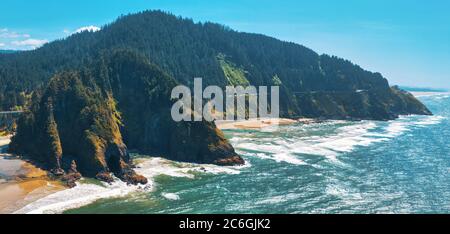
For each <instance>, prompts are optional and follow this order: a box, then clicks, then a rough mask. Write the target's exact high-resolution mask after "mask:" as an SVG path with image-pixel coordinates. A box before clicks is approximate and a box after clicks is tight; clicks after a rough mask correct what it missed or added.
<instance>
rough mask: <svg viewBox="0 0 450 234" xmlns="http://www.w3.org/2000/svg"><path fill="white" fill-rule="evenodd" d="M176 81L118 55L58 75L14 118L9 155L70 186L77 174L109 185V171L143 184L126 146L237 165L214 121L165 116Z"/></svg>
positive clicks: (145, 63)
mask: <svg viewBox="0 0 450 234" xmlns="http://www.w3.org/2000/svg"><path fill="white" fill-rule="evenodd" d="M176 84H177V83H176V82H175V81H174V80H173V79H172V78H171V77H169V76H168V75H167V74H165V73H164V72H162V71H161V70H160V69H159V68H157V67H156V66H154V65H152V64H150V63H149V62H148V61H147V60H146V59H145V58H143V57H141V56H138V55H137V54H135V53H133V52H129V51H122V50H120V51H115V52H112V53H111V54H110V55H108V56H105V57H102V58H101V59H99V62H98V63H97V64H95V65H93V68H86V69H85V70H82V71H72V72H62V73H59V74H58V75H56V76H55V77H54V78H53V79H52V80H51V81H50V83H49V85H48V87H47V88H46V90H45V91H44V92H43V94H42V95H41V96H40V97H35V98H34V99H35V101H34V102H32V104H31V106H30V107H29V111H27V112H26V113H25V114H24V115H23V116H22V117H21V118H20V119H19V121H18V128H17V134H16V135H15V136H14V137H13V138H12V141H11V144H10V147H9V151H10V152H11V153H14V154H18V155H23V156H24V157H26V158H29V159H30V160H31V161H33V162H35V163H38V164H40V165H43V167H44V168H45V169H48V170H52V172H54V174H56V175H58V176H62V180H63V181H66V182H67V184H68V185H69V186H74V185H75V181H76V180H78V179H79V178H80V177H81V175H83V176H87V177H95V178H97V179H99V180H102V181H105V182H108V183H111V182H113V180H114V179H113V176H112V174H113V175H114V176H116V177H117V178H119V179H121V180H123V181H125V182H127V183H129V184H146V183H147V182H148V181H147V179H146V178H145V177H143V176H141V175H138V174H137V173H136V172H135V171H134V170H133V169H132V168H133V166H132V160H131V158H130V155H129V151H128V147H130V148H131V149H134V150H137V151H138V152H140V153H143V154H148V155H163V156H164V157H166V158H169V159H173V160H178V161H186V162H196V163H216V164H220V165H236V164H243V163H244V161H243V160H242V159H241V158H240V157H239V156H238V155H237V154H236V153H235V151H234V149H233V147H232V146H231V145H230V144H229V143H228V141H227V140H226V139H225V137H224V136H223V134H222V132H221V131H220V130H218V129H217V128H216V126H215V125H214V124H213V123H209V122H175V121H174V120H173V119H172V118H171V116H170V107H171V105H172V103H173V101H174V100H171V99H170V91H171V89H172V87H174V86H175V85H176ZM36 95H37V94H36ZM69 162H70V163H69Z"/></svg>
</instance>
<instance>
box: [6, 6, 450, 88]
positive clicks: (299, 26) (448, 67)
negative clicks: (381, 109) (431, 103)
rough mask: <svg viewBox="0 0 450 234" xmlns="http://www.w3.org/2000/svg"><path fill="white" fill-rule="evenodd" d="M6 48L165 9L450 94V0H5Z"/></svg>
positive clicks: (31, 44)
mask: <svg viewBox="0 0 450 234" xmlns="http://www.w3.org/2000/svg"><path fill="white" fill-rule="evenodd" d="M1 9H2V10H1V14H0V49H21V50H26V49H33V48H36V47H39V46H40V45H41V44H42V43H45V42H47V41H52V40H55V39H59V38H64V37H66V36H67V35H70V34H71V33H73V32H75V31H76V30H78V29H80V28H82V27H86V26H96V27H101V26H102V25H103V24H106V23H109V22H111V21H113V20H115V19H116V18H117V17H118V16H119V15H121V14H127V13H132V12H137V11H141V10H145V9H162V10H166V11H170V12H172V13H174V14H176V15H182V16H184V17H189V18H193V19H194V20H196V21H212V22H218V23H222V24H225V25H228V26H230V27H231V28H233V29H236V30H239V31H246V32H257V33H263V34H266V35H270V36H273V37H276V38H279V39H282V40H287V41H293V42H297V43H299V44H302V45H305V46H307V47H309V48H311V49H313V50H315V51H317V52H318V53H327V54H332V55H337V56H339V57H343V58H346V59H349V60H351V61H353V62H354V63H357V64H359V65H361V66H362V67H363V68H365V69H368V70H372V71H378V72H381V73H382V74H383V75H384V76H385V77H386V78H388V79H389V80H390V82H391V84H400V85H408V86H421V87H444V88H450V13H449V12H450V1H447V0H430V1H423V0H339V1H338V0H318V1H298V0H297V1H294V0H292V1H291V0H283V1H271V0H221V1H219V0H130V1H125V0H90V1H88V0H77V1H72V0H70V1H69V0H40V1H31V0H2V2H1Z"/></svg>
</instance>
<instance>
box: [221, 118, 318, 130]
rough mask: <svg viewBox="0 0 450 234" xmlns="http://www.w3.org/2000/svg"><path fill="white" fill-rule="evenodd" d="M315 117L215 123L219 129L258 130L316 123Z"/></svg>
mask: <svg viewBox="0 0 450 234" xmlns="http://www.w3.org/2000/svg"><path fill="white" fill-rule="evenodd" d="M317 122H318V120H317V119H311V118H299V119H288V118H256V119H249V120H238V121H234V120H216V121H215V124H216V126H217V128H219V129H220V130H234V129H245V130H252V129H253V130H259V129H262V128H267V127H271V126H284V125H291V124H296V123H301V124H311V123H317Z"/></svg>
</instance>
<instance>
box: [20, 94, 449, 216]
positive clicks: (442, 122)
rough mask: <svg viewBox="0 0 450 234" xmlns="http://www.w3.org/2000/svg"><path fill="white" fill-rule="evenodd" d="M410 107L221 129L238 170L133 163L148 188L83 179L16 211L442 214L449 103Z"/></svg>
mask: <svg viewBox="0 0 450 234" xmlns="http://www.w3.org/2000/svg"><path fill="white" fill-rule="evenodd" d="M420 99H421V101H423V102H424V103H425V104H426V105H427V106H428V107H429V108H430V109H431V110H432V111H433V113H434V114H435V115H434V116H403V117H401V118H400V119H398V120H395V121H389V122H378V121H361V122H347V121H328V122H324V123H316V124H310V125H301V124H294V125H287V126H280V127H279V128H271V127H268V128H264V129H261V130H242V129H233V130H226V131H225V134H226V136H227V137H228V138H229V139H230V141H231V143H232V144H233V146H234V147H235V148H236V150H237V152H238V153H239V154H240V155H242V156H243V157H244V158H245V160H246V161H247V165H246V166H244V167H224V168H222V167H217V166H212V165H195V164H186V163H176V162H171V161H168V160H164V159H159V158H151V159H149V158H148V157H144V156H139V155H137V156H135V157H136V158H137V162H138V165H139V168H138V169H137V170H138V172H139V173H142V174H143V175H145V176H146V177H147V178H150V179H151V180H150V181H151V183H150V184H149V185H148V186H144V187H134V186H126V185H122V184H113V185H101V184H100V185H95V184H93V183H90V182H89V181H88V182H86V183H84V184H81V185H80V186H77V187H76V188H75V190H65V191H63V192H66V191H70V192H66V193H67V194H68V193H71V194H73V195H74V196H76V199H75V198H74V199H72V200H71V199H70V197H69V198H68V197H67V194H66V197H65V199H62V198H64V196H65V194H64V193H62V192H58V193H55V194H52V195H50V196H49V197H46V198H44V199H41V200H40V201H37V202H34V203H31V204H29V205H28V206H26V207H25V208H24V209H22V210H21V211H19V213H28V212H31V213H59V212H63V211H64V212H65V213H450V178H449V176H448V175H449V173H450V141H449V139H450V121H449V119H450V108H449V107H450V98H449V96H448V95H444V94H439V95H427V96H423V97H420ZM89 189H91V190H89ZM86 191H90V192H86ZM83 194H84V195H85V196H83ZM59 198H61V199H62V200H64V202H63V203H59V206H57V205H56V206H55V205H54V203H55V202H54V201H58V199H59ZM61 199H60V200H61ZM52 201H53V203H52ZM50 204H53V206H51V205H50Z"/></svg>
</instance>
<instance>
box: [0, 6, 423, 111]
mask: <svg viewBox="0 0 450 234" xmlns="http://www.w3.org/2000/svg"><path fill="white" fill-rule="evenodd" d="M117 48H127V49H132V50H136V51H139V52H140V53H142V54H143V55H144V56H145V57H147V58H148V59H149V60H150V61H151V62H152V63H154V64H156V65H158V66H159V67H160V68H161V69H162V70H164V71H165V72H166V73H168V74H169V75H170V76H172V77H174V78H175V79H176V80H177V81H178V82H180V83H181V84H185V85H192V82H193V79H194V77H202V78H203V81H204V85H211V84H214V85H219V86H225V85H228V84H234V83H233V82H238V83H242V84H251V85H255V86H258V85H280V86H281V87H280V88H281V89H280V90H281V94H280V100H281V103H280V105H281V114H282V115H283V116H286V117H298V116H308V117H318V116H322V117H327V118H346V117H349V116H351V117H356V118H372V117H373V115H374V112H376V111H379V112H380V111H381V112H383V113H382V114H380V116H378V117H376V118H380V119H391V118H395V117H396V115H397V114H402V113H418V114H419V113H425V112H428V111H427V110H426V108H425V107H424V106H420V107H417V106H416V107H415V108H412V107H409V106H408V105H406V103H405V101H406V102H409V101H414V100H413V99H412V98H411V97H406V96H404V95H403V94H402V93H401V92H394V91H392V90H391V88H390V87H389V84H388V82H387V80H386V79H385V78H384V77H382V75H381V74H379V73H373V72H369V71H366V70H364V69H362V68H361V67H359V66H357V65H355V64H352V63H351V62H349V61H347V60H344V59H341V58H337V57H335V56H328V55H318V54H317V53H315V52H314V51H312V50H310V49H308V48H306V47H304V46H301V45H298V44H295V43H290V42H283V41H280V40H277V39H275V38H271V37H267V36H264V35H260V34H253V33H243V32H237V31H234V30H232V29H230V28H228V27H225V26H223V25H219V24H215V23H209V22H207V23H195V22H193V21H192V20H191V19H185V18H181V17H176V16H174V15H172V14H169V13H165V12H162V11H145V12H141V13H138V14H131V15H126V16H121V17H119V18H118V19H117V20H116V21H115V22H113V23H111V24H108V25H105V26H103V28H102V29H101V30H100V31H98V32H88V31H84V32H81V33H77V34H74V35H72V36H70V37H68V38H66V39H63V40H58V41H54V42H52V43H49V44H46V45H44V46H43V47H41V48H39V49H36V50H33V51H28V52H22V53H15V54H2V55H0V77H1V79H0V106H1V107H0V108H1V109H3V110H7V109H11V108H14V107H17V106H22V105H24V104H25V102H26V96H27V94H29V93H30V92H32V91H34V90H36V88H39V87H42V86H45V84H46V83H47V82H48V80H49V78H50V77H51V76H52V75H53V74H55V73H57V72H59V71H63V70H66V69H74V68H79V67H82V66H84V65H85V64H88V63H90V62H92V60H94V59H95V58H96V57H98V56H99V55H100V54H102V53H104V52H105V51H108V50H111V49H117ZM361 90H364V91H367V92H363V93H357V92H359V91H361ZM343 94H345V95H344V96H343ZM399 95H402V96H401V97H400V96H399ZM405 95H406V94H405ZM378 97H381V98H382V100H375V98H378ZM349 98H350V99H351V100H352V101H351V102H349ZM392 98H394V99H395V100H393V99H392ZM352 102H357V103H359V104H358V105H360V107H361V108H362V109H363V110H361V111H359V110H358V111H355V110H353V109H355V108H354V103H352ZM415 104H417V103H415ZM419 104H420V103H419ZM316 105H319V106H321V107H319V106H316ZM381 109H383V110H381Z"/></svg>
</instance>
